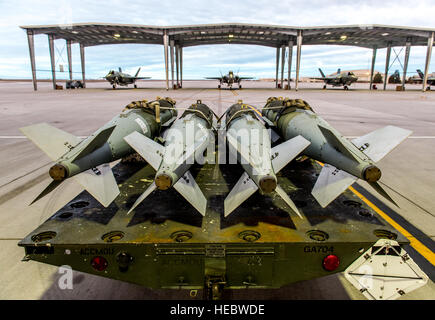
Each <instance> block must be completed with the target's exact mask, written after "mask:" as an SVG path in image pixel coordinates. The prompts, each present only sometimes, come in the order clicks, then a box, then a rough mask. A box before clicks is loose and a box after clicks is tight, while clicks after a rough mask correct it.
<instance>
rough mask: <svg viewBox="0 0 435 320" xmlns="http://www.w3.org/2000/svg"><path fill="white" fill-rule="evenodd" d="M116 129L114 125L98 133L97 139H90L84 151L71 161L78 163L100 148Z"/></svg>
mask: <svg viewBox="0 0 435 320" xmlns="http://www.w3.org/2000/svg"><path fill="white" fill-rule="evenodd" d="M115 127H116V125H112V126H110V127H108V128H105V129H103V130H101V131H100V132H98V134H97V135H96V136H95V137H93V138H89V140H88V141H86V146H85V147H84V148H83V149H82V151H80V152H79V153H78V154H77V155H75V156H74V158H72V159H71V162H74V161H77V160H79V159H81V158H83V157H84V156H87V155H88V154H90V153H92V152H93V151H95V150H97V149H98V148H100V147H101V146H102V145H103V144H105V143H106V141H107V139H109V137H110V135H111V134H112V132H113V130H114V129H115Z"/></svg>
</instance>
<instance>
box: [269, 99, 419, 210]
mask: <svg viewBox="0 0 435 320" xmlns="http://www.w3.org/2000/svg"><path fill="white" fill-rule="evenodd" d="M262 114H263V116H264V117H265V118H267V119H268V120H269V121H270V122H271V123H270V125H272V126H275V128H276V130H277V131H278V133H279V134H280V135H281V136H282V137H283V138H284V140H288V139H292V138H294V137H296V136H298V135H301V136H303V137H304V138H306V139H307V140H309V141H310V142H311V144H310V146H309V147H308V148H306V149H305V150H304V152H303V154H304V155H306V156H308V157H310V158H312V159H315V160H318V161H321V162H323V163H325V165H324V166H323V168H322V171H321V172H320V175H319V177H318V179H317V181H316V183H315V185H314V188H313V190H312V195H313V196H314V198H315V199H316V200H317V201H318V202H319V204H320V205H321V206H322V207H326V206H327V205H328V204H329V203H331V202H332V201H333V200H334V199H335V198H337V197H338V196H339V195H340V194H341V193H342V192H344V191H345V190H346V189H347V188H348V187H349V186H351V185H352V184H353V183H354V182H355V181H356V180H357V179H358V178H360V179H363V180H365V181H367V182H368V183H369V184H370V185H371V186H372V187H373V188H374V189H375V190H376V191H377V192H378V193H380V194H381V195H382V196H384V197H385V198H387V199H388V200H389V201H391V202H393V203H394V201H393V200H392V199H391V197H390V196H389V195H388V194H387V193H386V192H385V190H384V189H383V188H382V187H381V186H380V185H379V183H378V182H377V181H378V180H379V179H380V177H381V170H380V169H379V168H378V167H377V166H376V165H375V163H376V162H377V161H379V160H381V159H382V158H383V157H384V156H385V155H387V154H388V153H389V152H390V151H392V150H393V149H394V148H395V147H396V146H397V145H399V144H400V143H401V142H402V141H404V140H405V139H406V138H407V137H408V136H409V135H410V134H411V133H412V131H409V130H405V129H401V128H398V127H394V126H387V127H384V128H381V129H378V130H375V131H373V132H372V133H369V134H367V135H365V136H362V137H359V138H356V139H353V140H352V142H350V141H349V140H347V139H346V138H344V137H343V136H342V135H341V134H340V133H339V132H338V131H337V130H335V129H334V128H333V127H332V126H330V125H329V124H328V123H327V122H326V121H325V120H323V119H322V118H321V117H320V116H319V115H317V114H316V113H315V112H314V111H313V109H312V108H311V107H310V106H309V105H308V103H306V102H305V101H303V100H300V99H296V100H291V99H288V98H285V99H282V98H275V97H271V98H269V99H268V100H267V103H266V105H265V107H264V108H263V110H262ZM394 204H395V203H394Z"/></svg>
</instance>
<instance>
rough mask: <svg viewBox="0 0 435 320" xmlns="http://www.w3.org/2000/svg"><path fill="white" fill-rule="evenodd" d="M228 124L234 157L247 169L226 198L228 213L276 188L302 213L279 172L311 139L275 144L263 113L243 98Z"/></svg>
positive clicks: (229, 113)
mask: <svg viewBox="0 0 435 320" xmlns="http://www.w3.org/2000/svg"><path fill="white" fill-rule="evenodd" d="M224 126H225V128H226V139H227V143H228V146H229V152H230V157H236V158H237V159H238V161H239V162H240V164H241V166H242V167H243V169H244V170H245V172H244V174H243V175H242V176H241V177H240V179H239V181H238V182H237V184H236V185H235V186H234V188H233V189H232V190H231V192H230V193H229V194H228V196H227V197H226V199H225V202H224V207H225V216H228V215H229V214H230V213H231V212H232V211H234V210H235V209H236V208H237V207H238V206H239V205H240V204H241V203H243V202H244V201H245V200H246V199H248V198H249V197H250V196H251V195H252V194H253V193H254V192H255V191H256V190H259V191H260V192H261V193H262V194H268V193H271V192H273V191H276V192H277V193H278V194H279V195H280V196H281V197H282V198H283V200H284V201H285V202H286V203H287V204H288V205H289V206H290V207H291V208H292V209H293V211H295V212H296V213H298V214H299V211H298V210H297V208H296V206H295V205H294V203H293V201H291V199H290V198H289V197H288V195H287V194H286V193H285V192H284V190H283V189H282V188H281V187H280V186H279V185H278V183H277V177H276V173H277V172H279V171H280V170H281V169H282V168H283V167H284V166H285V165H286V164H287V163H288V162H290V161H291V160H292V159H293V158H294V157H296V156H297V155H298V154H299V153H300V152H301V151H302V150H303V149H305V148H306V147H307V146H308V144H309V142H308V141H307V140H305V139H304V138H302V137H296V138H295V139H293V140H291V141H288V142H286V143H283V144H281V145H278V146H276V147H274V148H272V147H271V142H270V135H269V132H268V130H267V129H266V127H265V126H264V124H263V123H262V120H261V115H260V112H259V111H258V110H257V109H255V108H254V107H252V106H250V105H247V104H244V103H243V102H242V101H241V100H239V102H238V103H237V104H234V105H232V106H231V107H230V108H229V109H228V110H227V111H226V118H225V123H224Z"/></svg>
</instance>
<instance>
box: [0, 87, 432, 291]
mask: <svg viewBox="0 0 435 320" xmlns="http://www.w3.org/2000/svg"><path fill="white" fill-rule="evenodd" d="M164 85H165V84H164V82H163V81H141V82H138V86H139V88H138V89H133V88H132V87H130V88H124V87H122V88H119V89H116V90H112V88H111V86H110V85H109V84H108V83H105V82H89V83H88V85H87V86H88V88H86V89H78V90H65V89H64V90H57V91H54V90H52V87H51V83H50V82H39V83H38V89H39V90H38V91H37V92H34V91H33V87H32V83H31V82H12V81H11V82H8V81H0V159H1V162H0V248H1V250H0V299H200V298H201V292H198V293H197V294H196V295H195V292H189V291H187V290H150V289H147V288H143V287H140V286H137V285H133V284H128V283H123V282H120V281H116V280H111V279H106V278H103V277H98V276H94V275H89V274H84V273H80V272H74V289H73V290H62V289H60V288H59V285H58V280H59V277H60V276H61V274H59V273H58V268H57V267H54V266H50V265H45V264H40V263H37V262H21V259H22V258H23V256H24V250H23V249H22V248H20V247H18V246H17V243H18V242H19V240H20V239H22V238H23V237H24V236H26V235H27V234H29V233H30V232H31V231H32V230H34V229H35V228H36V227H38V226H39V225H40V224H41V223H42V222H44V221H45V220H46V219H47V218H48V217H50V216H51V215H52V214H53V213H54V212H56V211H57V210H58V209H60V208H61V207H62V206H63V204H64V203H65V202H67V201H68V200H70V199H72V198H73V197H74V196H76V195H77V194H79V193H80V192H81V189H80V187H79V186H78V185H75V184H74V182H73V181H67V182H66V183H64V184H63V185H62V186H61V187H59V188H58V190H56V191H54V192H53V193H52V194H51V195H50V196H47V197H45V198H44V199H42V200H40V201H38V202H37V203H35V204H34V205H32V206H28V204H29V203H30V202H31V201H32V200H33V199H34V198H35V197H36V195H37V194H38V193H39V192H40V191H41V190H43V189H44V188H45V186H46V185H47V184H48V183H49V181H50V178H49V176H48V168H49V166H50V164H51V162H50V159H49V158H48V157H47V156H46V155H45V154H44V153H43V152H42V151H40V150H39V149H38V148H37V147H36V146H34V145H33V143H31V142H30V141H28V140H27V139H26V138H24V137H23V135H22V133H21V132H20V131H19V128H20V127H24V126H28V125H31V124H36V123H40V122H47V123H49V124H50V125H53V126H56V127H58V128H59V129H62V130H65V131H67V132H70V133H72V134H74V135H77V136H87V135H89V134H91V133H92V132H93V131H95V130H96V129H97V128H99V127H100V126H101V125H103V124H104V123H106V122H107V121H108V120H110V119H111V118H113V117H114V116H116V115H117V114H118V113H119V112H120V111H121V110H122V109H123V108H124V106H125V105H127V104H128V103H130V102H131V101H135V100H142V99H147V100H153V99H155V98H156V97H157V96H161V97H166V96H169V97H171V98H173V99H175V100H176V101H177V105H176V106H177V107H178V108H187V107H188V106H190V105H191V104H192V103H194V102H196V100H198V99H201V100H202V102H203V103H205V104H207V105H208V106H210V107H211V108H213V110H214V111H215V112H216V113H217V114H218V115H221V114H223V113H224V112H225V110H226V109H227V108H228V107H229V106H230V105H231V104H233V103H235V102H237V101H238V100H240V99H241V100H243V102H245V103H248V104H251V105H253V106H256V107H258V108H262V107H263V106H264V104H265V102H266V99H267V98H268V97H270V96H283V97H290V98H300V99H304V100H306V101H307V102H308V103H309V104H310V105H311V107H312V108H313V109H314V110H315V111H316V112H317V113H318V114H320V115H321V116H322V117H323V118H324V119H325V120H326V121H328V122H329V123H330V124H331V125H333V126H334V127H335V128H336V129H337V130H339V131H340V132H341V133H342V134H343V135H344V136H347V137H356V136H360V135H363V134H366V133H368V132H371V131H373V130H375V129H377V128H380V127H383V126H385V125H395V126H398V127H402V128H405V129H409V130H412V131H413V134H412V136H411V137H410V138H409V139H408V140H406V141H405V142H404V143H402V144H401V145H399V146H398V147H397V148H396V149H395V150H393V151H392V152H391V153H390V154H389V155H387V156H386V157H385V158H384V159H382V160H381V161H380V162H379V167H380V168H381V169H382V179H381V181H382V183H383V185H384V186H385V187H386V189H387V191H388V192H389V193H390V195H391V196H392V198H393V199H394V200H395V201H396V202H397V203H398V205H399V207H400V208H397V207H394V206H393V205H390V204H388V203H386V202H385V204H386V205H387V206H390V207H391V208H392V209H393V210H395V211H396V212H397V213H398V214H399V215H400V216H402V217H403V218H404V219H405V220H406V221H407V222H409V223H410V224H412V225H413V226H414V227H416V228H418V229H419V230H421V231H422V232H423V233H424V234H425V235H427V236H428V237H429V238H430V239H431V241H433V240H435V197H434V194H435V168H434V165H433V159H434V158H435V93H433V92H426V93H423V92H421V85H408V86H407V91H404V92H396V91H394V86H392V85H389V86H388V90H387V91H382V90H374V91H369V90H367V88H368V84H356V85H355V86H353V85H352V87H351V89H350V90H348V91H344V90H343V89H341V88H328V89H327V90H321V87H322V84H320V83H310V84H307V83H301V84H300V90H299V91H297V92H296V91H294V90H290V91H287V90H279V89H275V88H274V83H273V82H258V81H245V82H242V85H243V89H242V90H228V89H222V90H218V89H217V88H216V87H217V82H214V81H184V88H183V89H181V90H169V91H166V90H165V89H163V88H164ZM292 85H293V83H292ZM378 87H380V86H378ZM361 185H362V186H364V187H365V188H367V190H368V191H370V192H371V191H372V190H371V189H370V187H369V186H368V185H365V183H363V182H361ZM373 194H374V195H376V194H375V193H374V192H373ZM431 267H432V268H433V265H431ZM225 298H228V299H365V298H364V296H363V295H362V294H361V293H360V292H359V291H357V290H356V289H355V288H353V287H352V286H351V285H350V284H348V283H347V281H346V280H345V279H344V276H343V275H342V274H336V275H331V276H328V277H324V278H319V279H315V280H310V281H304V282H299V283H295V284H291V285H289V286H286V287H284V288H281V289H278V290H272V289H267V290H259V289H250V290H228V291H227V292H226V293H225ZM401 299H435V285H434V283H433V282H432V280H429V282H428V284H427V285H426V286H424V287H422V288H420V289H418V290H416V291H414V292H411V293H409V294H407V295H405V296H403V297H402V298H401Z"/></svg>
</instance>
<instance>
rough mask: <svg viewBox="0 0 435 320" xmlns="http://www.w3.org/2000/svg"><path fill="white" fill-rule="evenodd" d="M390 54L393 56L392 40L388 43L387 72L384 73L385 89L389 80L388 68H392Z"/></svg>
mask: <svg viewBox="0 0 435 320" xmlns="http://www.w3.org/2000/svg"><path fill="white" fill-rule="evenodd" d="M390 56H391V42H389V43H388V47H387V58H386V60H385V74H384V91H385V89H386V88H387V82H388V70H389V68H390Z"/></svg>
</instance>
